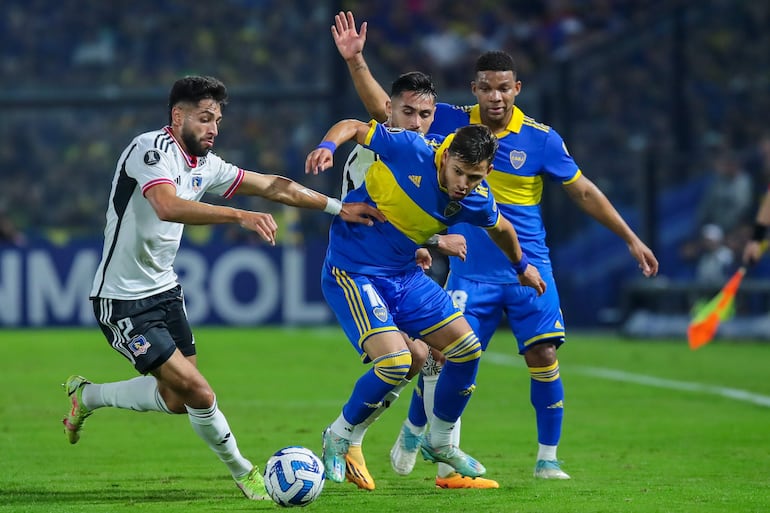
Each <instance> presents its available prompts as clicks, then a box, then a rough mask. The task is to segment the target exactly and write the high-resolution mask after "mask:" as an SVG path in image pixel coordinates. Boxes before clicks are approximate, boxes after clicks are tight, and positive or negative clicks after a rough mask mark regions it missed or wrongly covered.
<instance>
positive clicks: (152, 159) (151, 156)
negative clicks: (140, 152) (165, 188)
mask: <svg viewBox="0 0 770 513" xmlns="http://www.w3.org/2000/svg"><path fill="white" fill-rule="evenodd" d="M158 162H160V153H158V151H157V150H147V152H146V153H145V154H144V163H145V164H147V165H148V166H154V165H155V164H157V163H158Z"/></svg>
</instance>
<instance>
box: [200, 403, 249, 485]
mask: <svg viewBox="0 0 770 513" xmlns="http://www.w3.org/2000/svg"><path fill="white" fill-rule="evenodd" d="M185 408H187V414H188V418H189V419H190V424H191V425H192V428H193V430H194V431H195V432H196V433H197V434H198V436H199V437H201V438H202V439H203V441H204V442H206V444H207V445H208V446H209V447H210V448H211V450H212V451H214V452H215V453H216V455H217V456H218V457H219V459H220V460H221V461H222V463H224V464H225V465H226V466H227V468H228V470H230V474H232V476H233V477H234V478H239V477H242V476H245V475H246V474H248V473H249V472H251V469H252V468H253V465H252V464H251V462H250V461H249V460H247V459H246V458H244V457H243V456H241V451H239V450H238V444H237V443H236V441H235V435H233V433H232V432H231V431H230V426H229V425H228V424H227V419H226V418H225V415H224V414H223V413H222V412H221V411H220V410H219V408H218V407H217V401H216V399H214V404H213V405H212V406H211V408H191V407H189V406H187V405H185Z"/></svg>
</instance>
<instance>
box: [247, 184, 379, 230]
mask: <svg viewBox="0 0 770 513" xmlns="http://www.w3.org/2000/svg"><path fill="white" fill-rule="evenodd" d="M236 192H237V193H238V194H247V195H250V196H261V197H263V198H266V199H269V200H272V201H275V202H277V203H283V204H284V205H289V206H292V207H301V208H309V209H313V210H323V211H324V212H327V213H329V214H332V215H338V216H340V217H341V218H342V219H343V220H345V221H348V222H351V223H362V224H367V225H370V226H371V225H372V224H374V220H377V221H380V222H384V221H385V216H384V215H383V214H382V212H380V211H379V210H377V209H376V208H374V207H373V206H371V205H369V204H367V203H342V202H340V200H338V199H336V198H330V197H329V196H326V195H324V194H321V193H320V192H317V191H314V190H313V189H308V188H307V187H304V186H303V185H300V184H299V183H297V182H295V181H294V180H291V179H289V178H286V177H285V176H280V175H265V174H261V173H255V172H253V171H246V172H245V174H244V177H243V182H241V185H240V187H238V190H237V191H236Z"/></svg>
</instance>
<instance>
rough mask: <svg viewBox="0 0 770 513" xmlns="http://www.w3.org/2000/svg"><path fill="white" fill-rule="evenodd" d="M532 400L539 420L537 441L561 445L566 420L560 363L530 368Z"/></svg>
mask: <svg viewBox="0 0 770 513" xmlns="http://www.w3.org/2000/svg"><path fill="white" fill-rule="evenodd" d="M529 373H530V376H531V377H532V379H531V381H530V400H531V401H532V406H534V407H535V416H536V418H537V441H538V443H541V444H544V445H559V439H560V438H561V425H562V419H563V418H564V385H563V384H562V381H561V376H560V375H559V362H558V361H557V362H555V363H554V364H553V365H550V366H548V367H530V369H529Z"/></svg>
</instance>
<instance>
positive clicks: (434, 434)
mask: <svg viewBox="0 0 770 513" xmlns="http://www.w3.org/2000/svg"><path fill="white" fill-rule="evenodd" d="M456 425H457V422H456V421H455V422H447V421H446V420H441V419H440V418H438V417H436V416H435V415H433V416H432V417H431V418H430V431H429V432H428V436H429V437H430V445H432V446H433V448H434V449H438V448H439V447H446V446H447V445H451V444H452V431H454V428H455V426H456Z"/></svg>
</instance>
